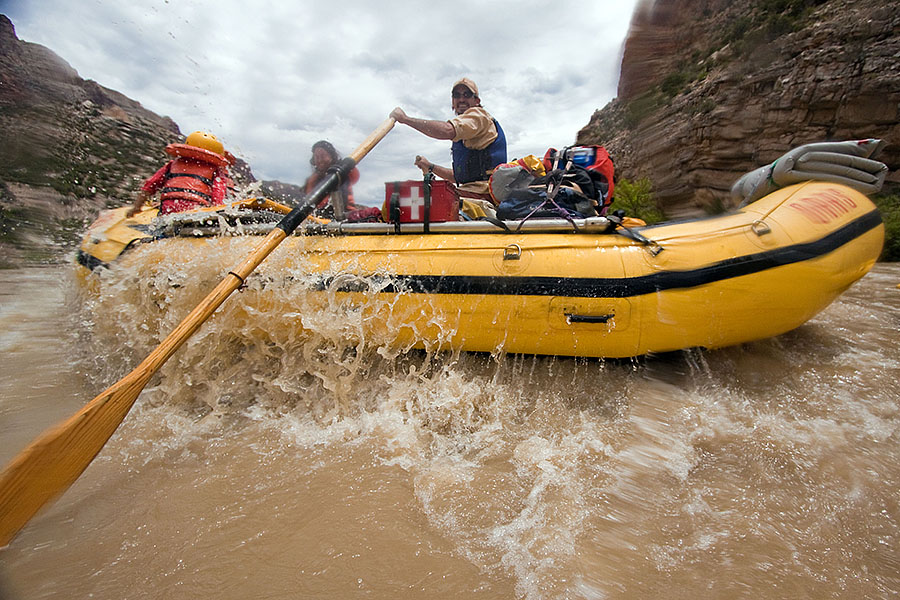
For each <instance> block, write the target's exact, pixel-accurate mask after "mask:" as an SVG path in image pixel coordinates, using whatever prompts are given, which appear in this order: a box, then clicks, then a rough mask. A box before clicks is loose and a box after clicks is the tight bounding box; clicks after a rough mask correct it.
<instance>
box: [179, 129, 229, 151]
mask: <svg viewBox="0 0 900 600" xmlns="http://www.w3.org/2000/svg"><path fill="white" fill-rule="evenodd" d="M185 143H186V144H187V145H188V146H194V147H195V148H203V149H204V150H209V151H210V152H215V153H216V154H219V155H223V156H224V154H225V146H223V145H222V142H220V141H219V138H217V137H216V136H214V135H213V134H211V133H206V132H205V131H195V132H194V133H192V134H190V135H189V136H187V139H186V140H185Z"/></svg>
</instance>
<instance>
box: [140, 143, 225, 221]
mask: <svg viewBox="0 0 900 600" xmlns="http://www.w3.org/2000/svg"><path fill="white" fill-rule="evenodd" d="M166 153H167V154H170V155H172V156H174V157H175V158H173V159H172V160H170V161H169V162H167V163H166V164H165V165H163V166H162V167H161V168H160V169H159V170H158V171H157V172H156V173H154V174H153V175H152V176H151V177H150V178H149V179H147V180H146V181H145V182H144V184H143V185H142V186H141V189H140V190H139V191H138V195H137V198H136V199H135V201H134V205H133V206H132V207H131V209H129V210H128V212H127V213H126V216H128V217H131V216H134V215H135V214H137V213H138V212H140V211H141V209H142V208H143V207H144V204H146V203H148V202H149V201H150V199H151V198H152V197H153V195H154V194H156V193H157V192H159V199H160V206H159V214H161V215H165V214H169V213H175V212H183V211H188V210H195V209H197V208H201V207H204V206H219V205H221V204H224V203H225V195H226V193H227V192H228V190H229V187H232V188H233V186H234V182H233V181H232V179H231V177H230V176H229V175H228V166H229V165H231V164H234V157H233V156H232V155H231V154H230V153H229V152H226V151H225V147H224V146H223V145H222V142H220V141H219V140H218V139H217V138H216V136H214V135H212V134H210V133H205V132H203V131H195V132H194V133H192V134H190V135H189V136H187V139H186V140H185V143H184V144H169V145H168V146H166Z"/></svg>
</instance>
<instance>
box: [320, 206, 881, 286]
mask: <svg viewBox="0 0 900 600" xmlns="http://www.w3.org/2000/svg"><path fill="white" fill-rule="evenodd" d="M880 224H881V215H880V214H879V213H878V211H877V210H876V211H872V212H870V213H868V214H866V215H863V216H862V217H860V218H858V219H856V220H855V221H852V222H850V223H848V224H847V225H845V226H844V227H842V228H841V229H839V230H837V231H835V232H833V233H831V234H829V235H827V236H825V237H824V238H822V239H820V240H816V241H814V242H809V243H806V244H796V245H793V246H788V247H784V248H778V249H775V250H769V251H766V252H760V253H757V254H749V255H747V256H739V257H735V258H730V259H727V260H723V261H721V262H717V263H714V264H711V265H708V266H706V267H701V268H699V269H694V270H691V271H662V272H659V273H654V274H652V275H644V276H641V277H629V278H599V277H598V278H586V277H578V278H576V277H476V276H437V275H395V276H391V277H390V278H389V280H390V281H389V282H388V283H387V284H386V285H385V286H384V287H379V291H380V292H383V293H396V292H407V293H413V294H476V295H486V296H567V297H572V298H627V297H631V296H640V295H643V294H651V293H655V292H659V291H664V290H672V289H679V288H690V287H695V286H698V285H704V284H708V283H713V282H716V281H722V280H725V279H731V278H733V277H740V276H742V275H749V274H751V273H758V272H760V271H765V270H767V269H773V268H775V267H780V266H783V265H789V264H793V263H798V262H803V261H805V260H811V259H813V258H816V257H819V256H823V255H825V254H828V253H829V252H832V251H833V250H836V249H837V248H840V247H841V246H843V245H844V244H846V243H848V242H850V241H852V240H854V239H856V238H857V237H859V236H861V235H863V234H864V233H866V232H868V231H870V230H872V229H874V228H875V227H878V225H880ZM328 283H329V282H327V281H323V282H321V284H320V287H325V286H327V285H328ZM358 287H359V284H358V282H357V283H350V284H348V285H346V286H344V285H342V286H340V287H339V288H338V290H337V291H347V292H352V291H359V290H358V289H357V288H358ZM345 288H346V289H345Z"/></svg>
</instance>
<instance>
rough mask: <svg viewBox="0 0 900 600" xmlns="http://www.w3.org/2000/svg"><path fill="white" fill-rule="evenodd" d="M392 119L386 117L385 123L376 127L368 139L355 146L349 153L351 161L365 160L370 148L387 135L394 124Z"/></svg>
mask: <svg viewBox="0 0 900 600" xmlns="http://www.w3.org/2000/svg"><path fill="white" fill-rule="evenodd" d="M396 122H397V121H395V120H394V119H393V118H392V117H388V118H387V119H385V121H384V122H383V123H382V124H381V125H379V126H378V128H377V129H376V130H375V131H373V132H372V133H371V134H370V135H369V137H367V138H366V139H365V140H363V143H362V144H360V145H359V146H357V148H356V150H354V151H353V152H351V153H350V158H352V159H353V162H356V163H358V162H359V161H361V160H362V159H363V158H365V156H366V154H368V153H369V152H371V150H372V148H374V147H375V146H376V145H377V144H378V142H380V141H381V140H382V139H384V136H386V135H387V134H388V132H389V131H390V130H391V128H392V127H393V126H394V123H396Z"/></svg>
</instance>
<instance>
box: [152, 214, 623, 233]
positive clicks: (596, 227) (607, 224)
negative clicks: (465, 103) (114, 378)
mask: <svg viewBox="0 0 900 600" xmlns="http://www.w3.org/2000/svg"><path fill="white" fill-rule="evenodd" d="M242 212H243V211H242ZM248 212H252V213H253V215H252V216H254V217H255V216H257V215H259V213H257V212H255V211H248ZM272 215H273V217H277V216H278V215H277V214H275V213H272ZM226 216H230V217H233V220H234V224H232V223H230V222H229V221H230V220H231V219H227V218H226ZM245 216H251V214H246V215H245V214H235V213H231V214H227V213H226V214H222V213H210V214H206V215H204V216H203V217H202V218H200V219H197V215H173V218H172V220H171V221H169V222H167V223H166V224H165V225H164V226H163V227H162V228H161V229H159V230H158V231H157V236H158V237H215V236H219V235H223V234H224V235H264V234H267V233H269V232H270V231H271V230H272V228H273V227H275V225H276V222H275V221H266V222H261V223H260V222H251V223H244V222H242V221H241V218H242V217H245ZM179 217H190V218H179ZM504 226H505V228H504ZM612 226H613V221H611V220H610V219H608V218H606V217H589V218H586V219H572V220H571V221H570V220H567V219H530V220H527V221H524V222H523V221H486V220H479V221H444V222H436V223H435V222H433V223H429V224H428V231H426V230H425V224H424V223H400V224H395V223H351V222H347V221H331V222H329V223H309V224H306V225H304V226H302V227H298V228H297V231H296V232H295V233H294V235H396V234H401V235H402V234H465V233H473V234H474V233H585V234H598V233H614V231H612V230H611V228H612Z"/></svg>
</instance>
